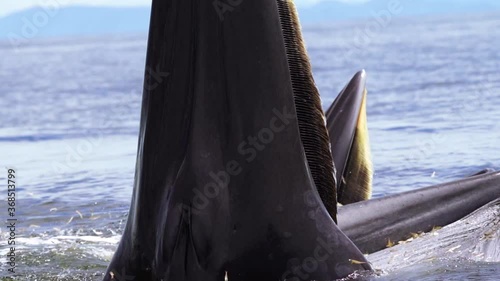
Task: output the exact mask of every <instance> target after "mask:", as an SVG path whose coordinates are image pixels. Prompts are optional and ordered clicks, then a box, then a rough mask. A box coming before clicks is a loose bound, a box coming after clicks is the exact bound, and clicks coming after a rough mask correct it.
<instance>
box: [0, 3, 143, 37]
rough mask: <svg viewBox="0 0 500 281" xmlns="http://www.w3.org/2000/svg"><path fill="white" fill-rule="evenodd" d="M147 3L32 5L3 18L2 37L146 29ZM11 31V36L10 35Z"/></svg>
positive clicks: (0, 21)
mask: <svg viewBox="0 0 500 281" xmlns="http://www.w3.org/2000/svg"><path fill="white" fill-rule="evenodd" d="M150 13H151V9H150V8H148V7H140V8H138V7H133V8H115V7H110V8H107V7H76V6H75V7H66V8H62V9H60V10H58V11H56V12H52V11H46V10H44V9H43V8H33V9H29V10H25V11H21V12H18V13H15V14H12V15H9V16H6V17H4V18H0V38H9V37H12V36H13V35H12V34H16V35H19V36H22V37H24V38H28V39H31V38H34V37H46V36H68V35H99V34H116V33H132V32H141V33H142V32H146V31H147V29H148V26H149V17H150ZM9 34H10V36H9Z"/></svg>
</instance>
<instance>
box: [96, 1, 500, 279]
mask: <svg viewBox="0 0 500 281" xmlns="http://www.w3.org/2000/svg"><path fill="white" fill-rule="evenodd" d="M221 11H222V12H221ZM221 15H222V17H221ZM148 40H149V42H148V49H147V59H146V69H155V70H157V71H159V72H161V73H168V74H169V75H168V76H167V77H166V78H165V79H163V80H162V82H161V83H155V84H154V85H155V87H145V88H144V93H143V101H142V113H141V124H140V133H139V145H138V153H137V164H136V174H135V182H134V191H133V196H132V203H131V207H130V213H129V217H128V221H127V225H126V228H125V231H124V234H123V236H122V238H121V241H120V244H119V246H118V249H117V251H116V253H115V255H114V257H113V259H112V261H111V263H110V265H109V267H108V270H107V272H106V275H105V277H104V280H118V276H123V274H126V276H127V280H140V281H149V280H203V281H210V280H214V281H215V280H218V281H222V280H224V279H225V278H227V279H228V280H231V281H234V280H236V281H243V280H264V281H266V280H270V281H271V280H333V279H339V278H345V277H348V276H350V275H351V274H353V273H356V272H371V271H372V270H373V266H372V265H371V264H370V261H369V260H368V259H367V258H366V256H365V255H364V254H365V253H370V252H377V251H380V250H381V249H383V248H384V245H386V243H387V241H388V240H392V241H397V240H398V239H406V238H407V236H408V235H411V233H416V232H419V231H429V230H430V229H432V227H434V226H437V225H440V226H443V225H447V224H450V223H452V222H454V221H457V220H460V219H461V218H462V217H464V216H466V215H467V214H469V213H471V212H473V211H474V210H476V209H477V208H480V207H481V206H483V205H485V204H487V203H488V202H490V201H492V200H494V199H496V198H498V197H500V187H499V183H500V178H499V174H498V173H496V172H492V173H487V174H483V175H477V176H474V177H471V178H468V179H464V180H463V181H460V182H454V183H447V184H443V185H440V186H434V187H429V188H425V189H421V190H416V191H411V192H407V193H402V194H397V195H394V196H390V197H387V198H381V199H375V200H371V199H370V196H371V183H372V177H373V169H372V164H371V160H370V150H369V143H368V134H367V124H366V99H367V89H366V73H365V72H364V71H360V72H358V73H357V74H356V75H355V76H354V77H353V79H352V80H351V81H350V82H349V83H348V84H347V85H346V87H345V88H344V89H343V90H342V92H341V93H340V94H339V97H338V98H337V100H336V101H335V102H334V103H333V104H332V106H331V107H330V108H329V109H328V110H327V111H326V113H324V112H323V110H322V108H321V102H320V95H319V92H318V90H317V89H316V86H315V83H314V79H313V75H312V72H311V65H310V62H309V59H308V56H307V53H306V49H305V47H304V42H303V39H302V35H301V31H300V24H299V21H298V15H297V13H296V11H295V8H294V5H293V2H292V1H283V0H276V1H264V0H252V1H227V3H226V2H224V1H216V2H212V1H194V0H192V1H190V0H188V1H186V0H170V1H158V0H153V3H152V13H151V23H150V31H149V39H148ZM152 80H154V77H153V75H152V74H151V72H148V71H146V75H145V81H146V83H147V82H148V81H152ZM338 203H341V204H343V206H342V207H337V205H338ZM429 228H430V229H429Z"/></svg>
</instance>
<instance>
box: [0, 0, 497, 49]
mask: <svg viewBox="0 0 500 281" xmlns="http://www.w3.org/2000/svg"><path fill="white" fill-rule="evenodd" d="M390 3H396V4H393V5H392V6H391V4H390ZM390 7H392V8H390ZM395 9H397V11H399V12H397V13H393V12H392V11H391V10H395ZM495 10H500V1H498V0H372V1H369V2H367V3H364V4H346V3H343V2H337V1H325V2H321V3H318V4H316V5H313V6H307V7H299V14H300V19H301V21H302V23H305V24H307V23H312V22H324V21H336V20H350V19H357V18H370V17H374V14H376V13H380V11H386V12H390V13H391V14H392V15H391V16H394V17H396V16H409V15H432V14H457V13H476V12H490V11H495ZM149 16H150V8H149V7H133V8H115V7H109V8H106V7H66V8H62V9H60V10H58V11H55V12H52V11H45V10H44V9H43V8H34V9H29V10H25V11H21V12H18V13H15V14H11V15H9V16H6V17H4V18H0V38H3V39H5V38H11V40H12V38H15V39H17V40H22V39H23V38H24V39H31V38H34V37H46V36H68V35H71V36H78V35H101V34H111V33H112V34H116V33H137V32H140V33H145V32H147V29H148V25H149Z"/></svg>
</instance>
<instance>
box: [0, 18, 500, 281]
mask: <svg viewBox="0 0 500 281" xmlns="http://www.w3.org/2000/svg"><path fill="white" fill-rule="evenodd" d="M374 20H375V19H367V20H361V21H357V22H353V23H348V22H345V23H331V24H321V25H314V26H307V25H306V26H304V27H303V28H304V31H303V32H304V36H305V39H306V43H307V48H308V51H309V55H310V58H311V62H312V65H313V71H314V77H315V80H316V83H317V86H318V87H319V89H320V93H321V95H322V101H323V106H324V108H327V107H328V106H329V105H330V104H331V102H332V101H333V100H334V98H335V97H336V95H337V93H338V92H339V91H340V90H341V89H342V88H343V86H344V85H345V83H347V82H348V81H349V79H350V78H351V77H352V75H354V73H355V72H356V71H358V70H360V69H366V71H367V73H368V86H367V87H368V103H367V110H368V127H369V132H370V142H371V148H372V156H373V163H374V168H375V175H374V197H381V196H385V195H388V194H394V193H397V192H402V191H407V190H411V189H416V188H420V187H424V186H429V185H434V184H438V183H443V182H447V181H451V180H456V179H459V178H462V177H465V176H467V175H470V174H472V173H474V172H477V171H479V170H481V169H483V168H495V169H499V168H500V153H499V152H498V148H497V147H496V146H497V145H498V144H499V140H500V122H499V121H500V110H499V108H500V74H499V73H500V48H499V46H500V32H498V30H500V14H491V15H474V16H455V17H444V18H443V17H433V18H408V19H393V20H392V21H391V22H390V23H389V24H387V26H378V27H379V28H377V29H373V28H372V29H367V26H368V25H370V24H372V23H373V21H374ZM372 26H373V25H372ZM367 30H368V31H367ZM146 43H147V38H146V35H128V36H106V37H94V38H90V37H88V38H67V39H64V38H62V39H44V40H33V41H30V42H29V43H27V44H26V45H23V46H20V47H16V48H13V47H12V46H11V45H10V44H9V42H8V41H4V42H0V95H1V98H0V108H1V109H0V120H1V123H0V166H2V167H4V168H12V169H15V171H16V175H17V186H18V187H17V204H18V209H17V218H18V225H17V238H16V239H17V240H16V241H17V247H16V249H17V251H16V255H17V268H16V272H17V273H16V274H15V275H11V274H10V273H8V272H7V268H8V265H7V264H6V263H5V259H4V258H1V259H0V277H2V278H0V279H1V280H10V279H6V278H3V277H6V276H12V277H14V278H16V280H100V279H101V278H102V274H103V272H104V271H105V269H106V266H107V264H108V262H109V260H110V258H111V257H112V255H113V252H114V250H115V249H116V246H117V245H118V242H119V239H120V235H121V233H122V231H123V228H124V226H125V223H126V219H127V213H128V208H129V203H130V198H131V193H132V185H133V179H134V168H135V160H136V152H137V138H138V129H139V117H140V104H141V98H142V86H143V75H144V65H145V55H146ZM6 176H7V172H6V170H2V171H0V179H1V181H2V182H5V178H6ZM4 190H5V189H4ZM1 192H2V194H1V195H0V198H1V201H0V204H2V206H1V208H0V217H1V218H2V220H4V218H5V217H6V216H7V212H6V208H7V205H6V204H7V202H6V199H5V198H6V190H5V192H4V191H1ZM0 237H1V240H0V241H2V242H1V244H0V254H1V256H2V257H4V256H5V255H6V253H7V251H8V248H7V247H6V246H5V243H4V241H5V239H6V238H7V237H8V233H7V230H6V229H5V228H1V230H0ZM450 266H451V265H450V264H443V265H442V266H437V267H436V266H435V265H433V267H431V268H430V269H428V270H422V266H421V265H420V266H417V267H415V269H414V270H412V268H410V269H406V271H404V272H405V276H413V277H414V279H408V280H466V279H467V278H469V277H470V276H481V277H480V279H475V280H498V279H495V278H498V276H500V264H495V263H493V264H483V263H478V264H475V263H472V264H468V265H467V266H464V267H462V268H461V269H457V268H455V270H450ZM447 273H449V274H447ZM397 276H398V275H395V277H393V278H394V279H393V278H392V277H391V275H388V276H385V277H384V278H386V279H384V280H402V279H399V277H397ZM478 278H479V277H478Z"/></svg>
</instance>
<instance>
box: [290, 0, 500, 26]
mask: <svg viewBox="0 0 500 281" xmlns="http://www.w3.org/2000/svg"><path fill="white" fill-rule="evenodd" d="M391 7H393V9H392V10H394V7H397V8H398V10H400V12H399V13H396V14H394V15H393V16H415V15H436V14H466V13H481V12H491V11H496V10H497V11H498V10H500V1H498V0H371V1H368V2H366V3H363V4H347V3H343V2H336V1H325V2H322V3H320V4H318V5H314V6H310V7H302V8H301V9H299V14H300V19H301V21H303V22H322V21H332V20H348V19H357V18H370V17H373V16H374V15H373V14H374V13H380V12H381V11H389V12H390V8H391Z"/></svg>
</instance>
